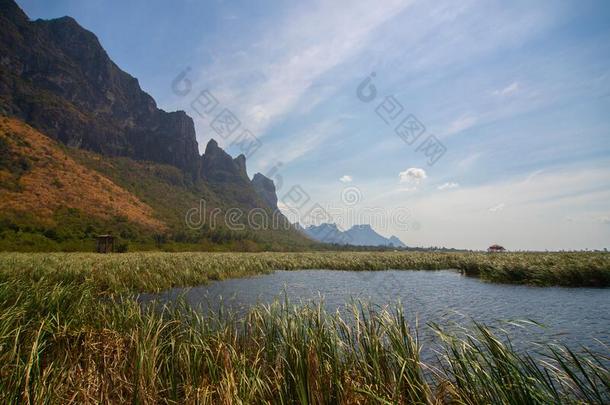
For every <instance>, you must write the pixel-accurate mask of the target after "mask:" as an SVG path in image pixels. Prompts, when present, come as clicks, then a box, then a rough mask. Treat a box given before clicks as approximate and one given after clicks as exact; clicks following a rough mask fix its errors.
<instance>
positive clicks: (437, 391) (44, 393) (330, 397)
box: [0, 253, 610, 404]
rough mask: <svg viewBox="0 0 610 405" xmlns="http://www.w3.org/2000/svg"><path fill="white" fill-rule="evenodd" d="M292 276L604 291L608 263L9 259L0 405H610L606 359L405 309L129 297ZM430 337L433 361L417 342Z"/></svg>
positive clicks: (344, 256)
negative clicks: (431, 320)
mask: <svg viewBox="0 0 610 405" xmlns="http://www.w3.org/2000/svg"><path fill="white" fill-rule="evenodd" d="M300 268H312V269H316V268H329V269H333V268H334V269H345V270H348V269H349V270H381V269H388V268H393V269H429V270H433V269H444V268H453V269H460V270H461V271H463V272H465V273H467V274H477V275H478V276H479V277H482V278H485V279H490V280H495V281H510V282H520V283H525V282H527V283H536V284H542V285H545V284H562V283H571V284H574V285H608V256H606V255H603V254H582V255H581V254H548V255H547V254H540V255H528V254H509V255H469V254H457V255H456V254H430V253H296V254H279V253H264V254H163V253H134V254H124V255H95V254H46V255H45V254H10V253H3V254H0V403H7V404H21V403H52V404H57V403H61V404H69V403H79V404H80V403H85V404H87V403H141V404H152V403H168V404H172V403H203V404H206V403H209V404H218V403H220V404H240V403H243V404H257V403H282V404H308V403H328V404H331V403H344V404H354V403H392V404H393V403H399V404H412V403H421V404H440V403H443V404H444V403H458V404H478V403H505V404H523V403H527V404H542V403H598V404H602V403H608V402H610V373H609V370H608V364H610V358H609V357H608V350H607V348H603V349H602V350H601V351H593V350H589V349H585V348H577V349H576V350H574V349H570V348H567V347H563V346H541V347H536V348H535V352H519V351H517V350H515V349H514V348H513V347H512V346H511V344H510V339H509V336H506V335H505V334H503V333H501V332H500V331H498V330H496V329H491V328H489V327H487V326H484V325H481V324H473V325H471V326H469V327H467V328H465V329H463V330H462V331H453V330H452V331H448V330H444V329H442V328H440V327H438V326H435V325H430V326H421V327H418V326H417V325H412V324H409V323H408V321H407V319H408V317H406V316H405V314H404V313H403V312H402V310H401V307H400V306H394V307H392V306H390V307H389V308H385V309H384V308H378V307H373V306H371V305H368V304H366V303H358V302H356V303H353V304H351V306H349V309H350V310H349V311H348V312H342V313H341V314H339V313H328V312H326V311H325V310H324V307H323V306H322V305H321V304H308V305H293V304H291V303H290V302H288V300H287V299H286V300H283V301H276V302H274V303H273V304H270V305H258V306H255V307H253V308H251V309H250V310H249V311H248V312H247V313H246V314H245V315H240V316H236V315H235V314H232V313H230V312H227V311H226V310H224V309H222V307H220V308H219V309H218V310H216V311H215V312H201V311H196V310H194V309H192V308H189V307H188V306H187V305H186V304H185V303H184V302H179V303H178V304H177V305H172V306H171V307H170V306H165V307H162V308H161V309H159V308H158V307H156V306H154V305H151V306H142V305H141V304H140V303H139V302H138V300H137V297H136V294H137V293H138V292H143V291H160V290H163V289H166V288H169V287H175V286H188V285H197V284H203V283H206V282H208V281H209V280H216V279H223V278H228V277H240V276H247V275H251V274H259V273H266V272H270V271H273V270H274V269H287V270H292V269H300ZM429 327H431V328H433V330H434V331H435V332H436V336H437V338H436V341H435V344H434V346H431V345H430V344H426V345H423V344H422V342H421V341H420V339H419V336H420V332H421V330H422V328H429ZM424 350H426V351H427V352H426V356H422V351H424ZM431 350H434V351H433V352H430V351H431ZM422 359H434V360H426V361H424V360H422Z"/></svg>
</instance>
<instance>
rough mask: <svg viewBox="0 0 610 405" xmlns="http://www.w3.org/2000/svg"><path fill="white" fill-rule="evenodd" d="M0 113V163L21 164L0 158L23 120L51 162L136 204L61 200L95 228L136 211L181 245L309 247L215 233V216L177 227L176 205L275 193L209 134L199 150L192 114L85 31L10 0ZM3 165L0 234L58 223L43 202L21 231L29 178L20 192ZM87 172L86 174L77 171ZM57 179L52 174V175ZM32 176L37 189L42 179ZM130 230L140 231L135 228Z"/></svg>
mask: <svg viewBox="0 0 610 405" xmlns="http://www.w3.org/2000/svg"><path fill="white" fill-rule="evenodd" d="M0 115H1V116H4V117H7V119H8V118H9V117H10V119H11V120H10V121H7V122H6V125H5V138H6V142H5V144H6V145H9V146H10V145H12V146H10V148H9V146H6V145H5V146H6V147H5V148H4V151H0V152H2V153H5V154H7V155H8V156H9V157H8V158H7V159H8V160H6V161H12V160H11V159H13V158H15V159H17V160H18V161H21V160H19V159H25V160H23V162H30V163H28V164H27V165H29V166H32V162H31V159H30V158H28V157H26V156H25V155H23V156H22V155H19V156H17V155H15V156H13V157H11V156H12V155H13V154H16V153H17V151H21V152H23V151H24V150H26V149H23V148H21V149H18V148H17V149H16V148H15V147H14V145H15V143H14V142H17V141H14V139H17V138H19V137H20V136H21V135H20V134H24V133H26V132H28V131H29V132H28V133H30V132H31V131H30V130H28V131H25V130H24V131H13V130H11V129H10V128H12V127H15V128H17V127H19V126H20V125H21V124H20V123H19V122H21V123H25V124H27V125H29V126H31V127H32V128H31V130H32V131H34V130H36V131H37V132H36V133H37V134H38V135H40V136H46V137H49V138H50V140H49V142H51V143H48V142H45V143H44V144H45V145H47V147H46V149H45V150H53V151H61V153H59V152H57V153H55V152H54V153H53V154H52V157H55V158H57V159H60V160H61V159H64V156H66V157H67V159H72V161H74V162H75V164H77V165H79V167H80V166H82V167H84V169H83V170H85V169H86V170H93V171H95V172H97V176H99V178H100V179H102V178H103V179H106V180H108V181H110V182H112V183H113V186H110V185H108V186H107V187H106V186H105V187H106V189H107V190H113V191H111V192H110V195H108V194H104V193H101V191H100V195H103V196H106V197H107V198H108V199H114V198H118V197H115V194H116V195H117V196H121V197H120V199H122V201H127V200H130V199H131V201H136V202H137V204H136V203H134V204H136V205H134V206H133V207H132V208H130V209H129V210H128V212H132V213H135V212H140V214H138V215H137V216H134V215H135V214H134V215H131V216H130V215H126V214H125V212H124V211H121V210H120V209H117V205H116V204H114V205H113V204H101V202H100V204H98V209H93V208H92V207H93V206H94V205H96V204H93V203H92V204H85V205H80V206H76V207H72V208H73V210H72V211H70V212H71V213H74V212H75V211H74V210H77V211H79V214H78V215H80V216H81V217H83V218H85V217H86V218H90V219H91V221H93V218H95V221H93V222H95V223H96V224H99V225H100V230H103V229H104V226H105V224H106V225H108V227H110V225H109V222H106V223H105V222H104V221H105V219H104V218H106V219H107V218H110V217H112V218H114V217H120V218H123V219H125V220H126V221H127V222H129V223H130V224H132V225H134V226H135V227H136V228H138V229H140V230H142V229H144V228H145V227H144V228H142V226H143V222H142V221H143V220H140V222H138V221H136V218H139V219H142V218H144V216H146V215H148V217H147V218H148V219H147V221H148V222H149V224H152V223H155V224H156V225H155V227H153V228H154V229H155V231H154V232H156V233H158V234H162V236H163V237H162V239H165V238H166V237H168V238H170V239H172V240H178V239H179V240H181V241H188V242H189V243H191V242H192V243H195V242H196V241H198V240H201V239H205V240H208V241H210V240H212V239H213V240H214V241H215V242H218V243H224V242H227V241H231V240H235V238H237V239H239V240H249V241H253V242H254V243H257V244H259V245H261V244H262V245H264V246H267V248H269V246H274V247H275V248H282V247H281V246H284V247H283V248H285V247H286V246H298V245H303V246H304V245H307V244H309V243H310V242H309V241H308V240H307V239H306V238H304V237H303V236H302V235H301V234H300V233H298V232H296V231H295V230H294V229H292V228H291V227H286V229H283V230H278V231H277V232H276V230H263V231H258V230H257V231H256V232H253V231H251V230H248V228H247V227H246V229H245V230H244V231H240V232H236V231H234V230H230V229H227V227H226V224H225V223H223V224H221V229H217V230H211V229H208V228H207V226H208V225H209V224H204V225H203V227H202V229H197V230H193V229H189V228H188V227H186V225H185V213H186V212H188V211H189V210H190V209H193V208H196V207H199V206H200V205H201V202H202V201H205V209H207V210H211V209H213V208H220V209H221V210H226V209H228V208H233V207H236V208H240V209H244V210H249V209H253V208H256V209H264V210H268V211H269V212H270V213H271V212H275V211H276V210H277V203H276V202H277V197H275V195H273V196H272V195H271V194H270V193H271V192H273V193H274V191H273V190H274V189H275V187H274V186H273V182H272V181H271V180H269V179H267V181H262V182H261V178H260V176H255V177H256V180H255V179H253V180H252V181H251V180H250V178H249V177H248V174H247V168H246V158H245V156H243V155H240V156H238V157H236V158H233V157H231V156H230V155H229V154H227V153H226V152H225V151H224V150H222V148H220V147H219V145H218V144H217V143H216V141H214V140H211V141H210V142H209V143H208V145H207V146H206V149H205V153H204V154H203V155H200V154H199V146H198V143H197V140H196V135H195V128H194V124H193V120H192V119H191V118H190V117H189V116H188V115H187V114H186V113H185V112H183V111H176V112H166V111H163V110H162V109H160V108H158V107H157V105H156V102H155V100H154V99H153V98H152V97H151V96H150V95H149V94H147V93H146V92H144V91H143V90H142V89H141V88H140V85H139V83H138V80H137V79H136V78H134V77H133V76H131V75H129V74H128V73H126V72H124V71H123V70H121V69H120V68H119V67H118V66H117V65H116V64H115V63H114V62H113V61H112V60H111V59H110V58H109V57H108V54H107V53H106V51H105V50H104V49H103V47H102V46H101V44H100V42H99V40H98V39H97V37H96V36H95V35H94V34H93V33H91V32H90V31H88V30H86V29H84V28H83V27H81V26H80V25H79V24H78V23H77V22H76V21H75V20H74V19H72V18H70V17H62V18H57V19H52V20H36V21H31V20H30V19H29V18H28V17H27V15H26V14H25V13H24V12H23V11H22V10H21V9H20V8H19V6H18V5H17V4H16V3H15V2H14V1H12V0H0ZM14 120H18V121H14ZM6 128H9V129H6ZM15 136H16V137H17V138H15ZM11 139H12V140H13V141H11ZM36 139H39V138H36ZM28 142H29V141H28ZM30 143H31V142H30ZM38 143H39V144H42V141H41V142H38ZM0 146H2V145H0ZM33 159H34V160H35V159H36V157H34V158H33ZM51 160H52V159H51ZM56 163H57V162H56ZM56 163H49V164H48V165H46V166H45V167H47V168H48V170H49V173H47V175H46V177H45V179H46V180H49V181H53V178H54V177H56V176H54V175H53V173H52V171H53V170H56V169H57V168H58V167H63V166H61V165H59V164H56ZM27 165H26V166H27ZM34 166H35V165H34ZM7 170H8V169H7ZM57 170H59V169H57ZM79 170H80V169H79ZM15 172H16V169H15V168H12V169H11V170H8V172H7V173H9V174H6V173H5V174H4V175H3V176H4V177H3V178H0V191H2V189H5V190H6V191H2V192H3V193H4V194H2V198H3V201H2V203H3V204H4V203H5V204H4V205H7V206H10V207H11V210H12V211H11V212H12V213H10V214H9V213H8V211H7V212H3V213H2V215H0V233H2V231H3V229H7V227H8V229H11V230H13V231H14V232H15V233H16V235H21V233H23V232H22V231H23V229H26V230H27V232H30V233H36V232H46V231H48V230H49V229H50V228H49V227H51V228H52V227H53V226H63V225H61V224H62V223H64V222H70V221H53V220H52V218H53V217H54V216H57V215H58V214H57V212H56V211H57V210H60V209H61V208H65V207H61V206H60V205H61V204H59V205H57V204H51V205H49V206H48V207H47V208H48V209H46V210H45V211H44V214H43V212H42V211H41V212H38V214H37V215H35V216H34V218H30V219H32V220H34V222H32V223H30V222H31V221H30V222H28V224H29V225H27V227H25V228H23V227H22V225H23V224H24V222H23V221H21V219H20V218H22V217H23V215H24V213H23V212H21V211H20V210H19V204H17V203H16V202H17V201H20V199H25V200H28V201H30V200H31V199H32V196H33V195H36V193H37V191H36V190H32V189H31V184H32V183H31V182H30V183H28V184H29V185H28V187H29V188H28V187H25V183H23V182H24V181H26V182H27V181H29V180H27V179H28V178H29V177H28V176H30V175H31V173H29V174H28V175H27V176H21V175H19V176H17V175H15ZM60 177H61V176H60ZM90 178H96V177H87V179H90ZM41 179H42V177H41ZM73 180H74V179H73ZM106 180H100V181H102V182H105V181H106ZM269 182H270V184H269ZM57 183H58V184H59V183H64V182H63V181H62V180H61V179H59V178H58V180H57ZM263 183H264V184H263ZM37 184H39V185H40V186H41V187H42V184H44V181H42V180H41V181H39V182H38V183H37ZM261 184H263V185H264V187H261ZM74 187H75V188H74V190H77V189H78V188H79V187H80V186H79V185H78V184H76V183H74ZM83 187H84V186H83ZM85 189H86V187H85ZM121 190H122V191H121ZM8 191H11V192H13V194H10V193H9V192H8ZM123 192H125V193H128V194H130V197H127V196H126V194H124V193H123ZM23 193H26V194H23ZM60 194H61V193H59V194H57V193H55V194H53V195H60ZM123 197H125V198H123ZM120 205H121V206H125V203H121V204H120ZM135 207H140V208H138V209H136V208H135ZM138 210H139V211H138ZM13 211H15V212H13ZM102 213H104V214H103V215H102ZM145 213H146V215H144V214H145ZM3 221H4V222H3ZM87 221H89V220H88V219H87V220H86V221H85V222H87ZM100 221H101V222H100ZM93 222H92V223H93ZM3 224H4V225H3ZM7 224H8V225H7ZM53 224H55V225H53ZM30 225H31V226H30ZM23 226H25V225H23ZM3 227H4V228H3ZM148 229H152V228H151V227H148ZM20 232H21V233H20ZM151 232H152V231H151ZM77 233H78V232H77ZM137 233H138V234H141V235H144V234H145V233H146V231H145V230H143V231H142V232H139V231H138V232H137ZM132 234H133V233H130V232H125V235H126V236H125V237H126V239H132V238H131V236H130V235H132ZM237 234H239V235H237ZM81 236H82V235H81ZM149 236H150V235H149ZM155 238H156V239H159V238H157V237H155Z"/></svg>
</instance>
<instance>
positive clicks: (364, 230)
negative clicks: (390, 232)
mask: <svg viewBox="0 0 610 405" xmlns="http://www.w3.org/2000/svg"><path fill="white" fill-rule="evenodd" d="M301 229H303V228H301ZM303 232H304V233H305V234H306V235H307V236H309V237H310V238H312V239H314V240H316V241H319V242H324V243H334V244H338V245H351V246H384V247H400V248H404V247H406V245H405V244H404V243H403V242H402V241H401V240H400V239H398V238H397V237H396V236H392V237H390V238H385V237H383V236H381V235H380V234H378V233H377V232H375V230H373V228H372V227H371V226H370V225H354V226H353V227H351V228H350V229H348V230H347V231H342V230H340V229H339V228H338V227H337V225H336V224H326V223H323V224H320V225H310V226H308V227H306V228H304V229H303Z"/></svg>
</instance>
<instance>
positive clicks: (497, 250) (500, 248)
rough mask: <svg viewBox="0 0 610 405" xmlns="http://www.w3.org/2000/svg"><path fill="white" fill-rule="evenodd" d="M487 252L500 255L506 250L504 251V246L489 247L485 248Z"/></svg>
mask: <svg viewBox="0 0 610 405" xmlns="http://www.w3.org/2000/svg"><path fill="white" fill-rule="evenodd" d="M487 251H488V252H489V253H502V252H506V249H504V246H500V245H491V246H490V247H488V248H487Z"/></svg>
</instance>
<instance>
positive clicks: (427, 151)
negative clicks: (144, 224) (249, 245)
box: [18, 0, 610, 250]
mask: <svg viewBox="0 0 610 405" xmlns="http://www.w3.org/2000/svg"><path fill="white" fill-rule="evenodd" d="M18 3H19V4H20V5H21V6H22V8H23V9H24V11H26V13H28V15H29V16H30V17H31V18H32V19H36V18H44V19H48V18H56V17H60V16H64V15H70V16H72V17H74V18H75V19H76V20H77V21H79V23H80V24H81V25H82V26H84V27H85V28H87V29H89V30H91V31H93V32H94V33H95V34H96V35H97V36H98V38H99V40H100V42H101V44H102V45H103V47H104V48H105V49H106V51H107V52H108V54H109V55H110V57H111V58H112V59H113V60H114V61H115V62H116V63H117V64H118V65H119V66H120V67H121V68H122V69H123V70H125V71H127V72H128V73H130V74H131V75H133V76H135V77H137V78H138V80H139V82H140V85H141V86H142V88H143V89H144V90H145V91H147V92H148V93H150V94H151V95H152V96H153V97H154V98H155V99H156V101H157V104H158V106H159V107H160V108H163V109H165V110H168V111H174V110H184V111H186V112H187V113H188V114H189V115H190V116H191V117H193V119H194V120H195V126H196V130H197V139H198V141H199V145H200V150H201V152H203V151H204V149H205V145H206V143H207V142H208V141H209V140H210V139H211V138H214V139H216V140H217V141H218V142H219V144H220V145H221V146H223V147H224V148H226V149H227V150H228V151H229V152H230V153H231V154H233V155H237V154H239V153H242V152H243V153H246V154H247V155H248V163H247V165H248V172H249V175H250V176H252V175H253V174H254V173H256V172H261V173H263V174H266V175H267V176H268V177H271V178H272V179H273V180H274V181H275V183H276V187H277V188H278V197H279V198H280V202H279V205H280V208H281V209H282V211H283V212H284V213H285V214H286V215H287V216H288V217H289V218H291V219H293V220H294V221H296V220H299V221H300V222H302V223H305V224H308V223H314V222H323V221H324V222H326V221H329V222H335V223H338V224H339V226H340V227H341V228H343V229H346V228H349V227H350V226H351V225H354V224H360V223H369V224H371V225H372V226H373V228H374V229H376V230H377V231H378V232H379V233H381V234H382V235H384V236H390V235H396V236H398V237H399V238H400V239H401V240H402V241H403V242H404V243H406V244H407V245H409V246H446V247H455V248H467V249H485V248H486V247H487V246H489V245H491V244H493V243H498V244H501V245H503V246H505V247H506V248H507V249H509V250H521V249H522V250H547V249H548V250H560V249H603V248H610V142H609V140H610V113H609V112H610V2H607V1H590V0H584V1H562V2H559V1H545V0H542V1H536V2H531V1H519V0H518V1H512V2H506V1H494V0H491V1H489V0H464V1H460V2H455V1H444V0H440V1H435V2H430V1H424V0H421V1H420V0H414V1H397V0H385V1H378V2H369V1H360V0H357V1H354V0H351V1H343V0H333V1H330V0H329V1H301V2H290V1H268V0H262V1H256V2H251V1H233V2H227V1H221V0H216V1H195V0H175V1H172V2H167V1H161V0H152V1H151V0H146V1H144V0H133V1H129V2H125V1H118V0H109V1H101V0H89V1H77V0H55V1H53V2H42V1H34V0H20V1H18ZM367 80H368V81H367ZM210 100H213V101H210ZM204 102H210V103H208V104H204ZM208 107H209V108H208ZM212 107H214V109H212ZM208 110H209V111H208ZM227 114H231V115H230V116H231V117H234V119H237V120H239V123H240V125H239V127H238V128H236V129H234V127H235V126H231V125H229V126H225V127H223V126H219V122H222V120H223V119H225V118H226V117H227ZM216 118H218V119H217V121H214V119H216ZM225 122H226V121H225ZM233 122H237V121H233ZM223 128H224V129H223ZM233 129H234V132H232V133H229V132H228V131H229V130H233Z"/></svg>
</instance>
